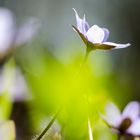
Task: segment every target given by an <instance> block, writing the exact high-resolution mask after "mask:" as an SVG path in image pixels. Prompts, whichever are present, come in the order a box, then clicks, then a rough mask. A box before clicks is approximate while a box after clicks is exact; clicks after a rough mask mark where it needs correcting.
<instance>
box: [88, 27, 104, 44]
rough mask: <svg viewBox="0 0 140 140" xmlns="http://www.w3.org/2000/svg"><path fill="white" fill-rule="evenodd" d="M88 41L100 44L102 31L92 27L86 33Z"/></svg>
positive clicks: (102, 35)
mask: <svg viewBox="0 0 140 140" xmlns="http://www.w3.org/2000/svg"><path fill="white" fill-rule="evenodd" d="M86 36H87V38H88V40H89V41H90V42H92V43H102V41H103V40H104V36H105V33H104V30H103V29H102V28H100V27H99V26H97V25H93V26H92V27H91V28H89V30H88V31H87V33H86Z"/></svg>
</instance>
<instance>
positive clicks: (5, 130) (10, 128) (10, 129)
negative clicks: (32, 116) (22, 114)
mask: <svg viewBox="0 0 140 140" xmlns="http://www.w3.org/2000/svg"><path fill="white" fill-rule="evenodd" d="M15 138H16V133H15V124H14V122H13V121H6V122H2V123H0V139H1V140H15Z"/></svg>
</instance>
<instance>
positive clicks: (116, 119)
mask: <svg viewBox="0 0 140 140" xmlns="http://www.w3.org/2000/svg"><path fill="white" fill-rule="evenodd" d="M105 121H106V122H107V123H108V124H109V125H110V126H112V127H115V128H117V127H118V126H119V125H120V122H121V113H120V110H119V109H118V108H117V107H116V106H115V105H114V104H113V103H110V104H108V105H107V106H106V117H105Z"/></svg>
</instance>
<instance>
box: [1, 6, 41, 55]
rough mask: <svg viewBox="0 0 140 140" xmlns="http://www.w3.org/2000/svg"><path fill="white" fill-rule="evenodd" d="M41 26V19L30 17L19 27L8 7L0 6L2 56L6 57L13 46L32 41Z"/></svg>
mask: <svg viewBox="0 0 140 140" xmlns="http://www.w3.org/2000/svg"><path fill="white" fill-rule="evenodd" d="M39 27H40V23H39V20H38V19H36V18H30V19H28V21H27V22H26V23H25V24H23V26H21V27H20V28H19V29H18V28H17V27H16V23H15V17H14V15H13V13H12V12H11V11H10V10H8V9H6V8H0V58H3V57H5V55H7V54H8V53H9V52H10V51H11V50H12V48H13V47H18V46H21V45H23V44H24V43H27V42H28V41H30V40H31V39H32V37H33V36H34V35H35V33H36V32H37V30H38V29H39Z"/></svg>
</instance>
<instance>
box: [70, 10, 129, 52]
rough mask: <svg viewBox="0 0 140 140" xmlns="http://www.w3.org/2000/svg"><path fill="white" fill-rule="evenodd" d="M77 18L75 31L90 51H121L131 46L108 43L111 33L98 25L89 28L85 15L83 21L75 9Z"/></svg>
mask: <svg viewBox="0 0 140 140" xmlns="http://www.w3.org/2000/svg"><path fill="white" fill-rule="evenodd" d="M73 10H74V12H75V16H76V21H77V27H75V26H73V25H72V27H73V29H74V30H75V31H76V32H77V33H78V34H79V35H80V37H81V39H82V40H83V42H84V43H85V45H86V46H87V47H88V49H90V50H93V49H103V50H109V49H119V48H126V47H128V46H130V44H129V43H127V44H117V43H113V42H108V41H107V40H108V37H109V31H108V29H106V28H101V27H99V26H97V25H93V26H92V27H90V26H89V24H88V22H87V21H86V18H85V15H84V17H83V19H81V18H80V17H79V15H78V13H77V11H76V10H75V9H74V8H73Z"/></svg>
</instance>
